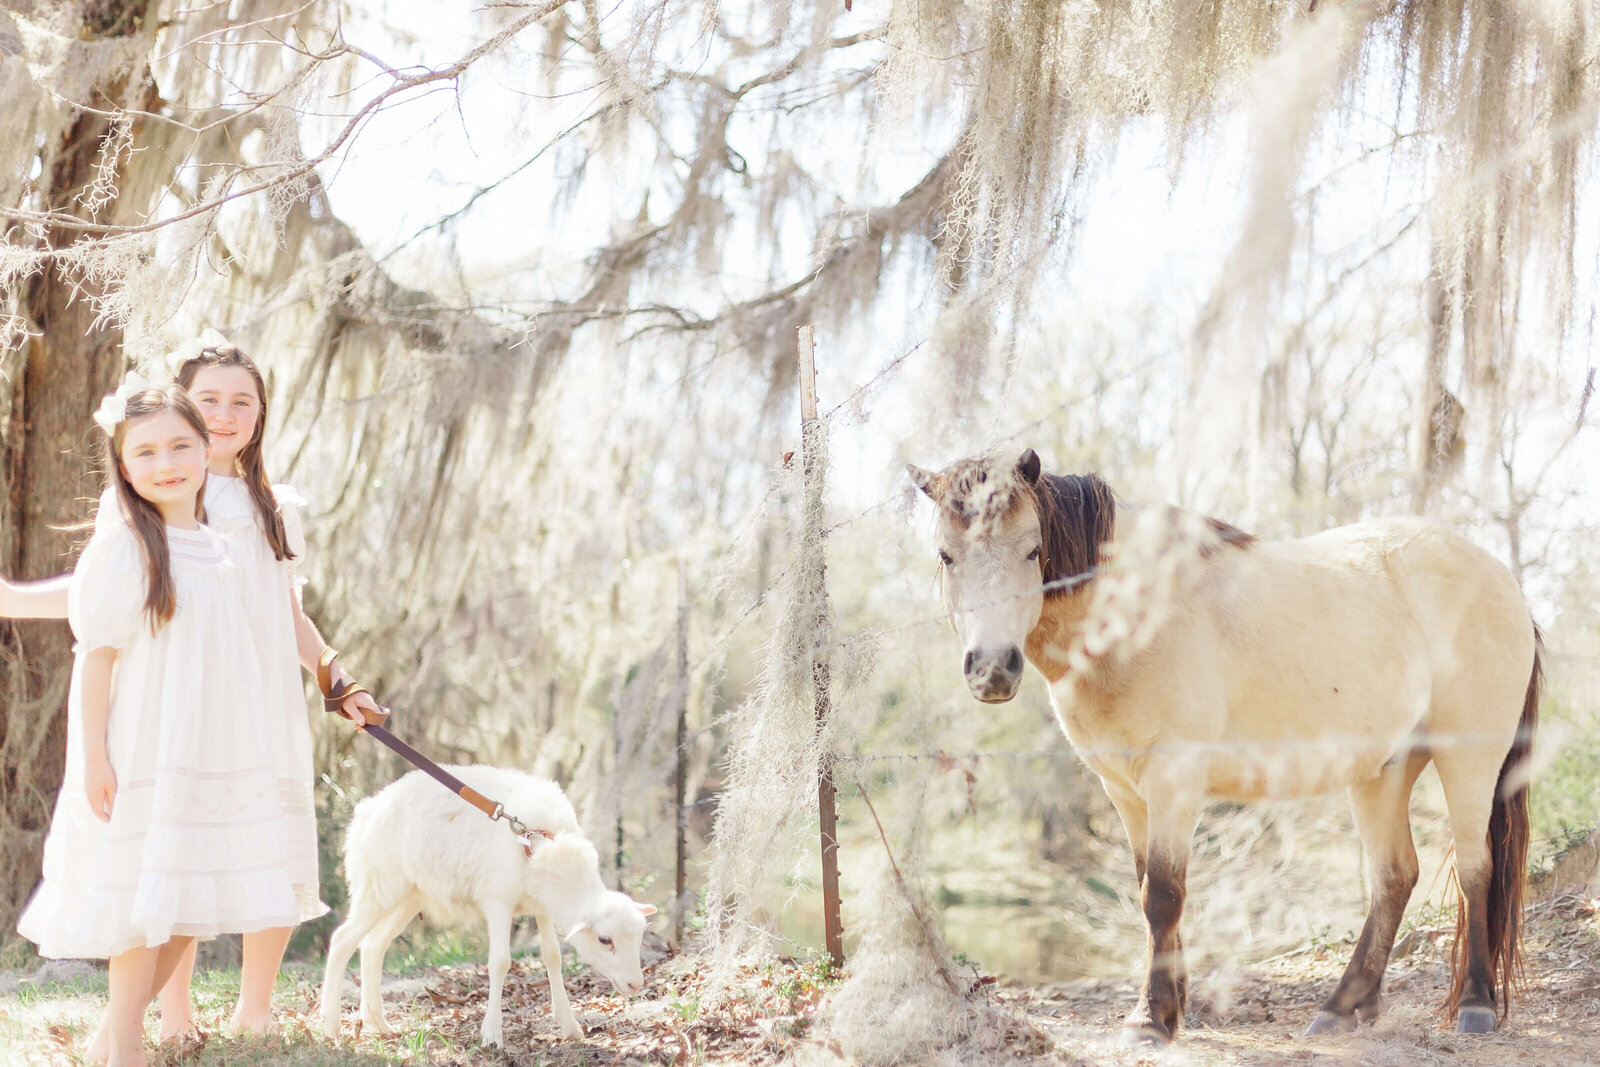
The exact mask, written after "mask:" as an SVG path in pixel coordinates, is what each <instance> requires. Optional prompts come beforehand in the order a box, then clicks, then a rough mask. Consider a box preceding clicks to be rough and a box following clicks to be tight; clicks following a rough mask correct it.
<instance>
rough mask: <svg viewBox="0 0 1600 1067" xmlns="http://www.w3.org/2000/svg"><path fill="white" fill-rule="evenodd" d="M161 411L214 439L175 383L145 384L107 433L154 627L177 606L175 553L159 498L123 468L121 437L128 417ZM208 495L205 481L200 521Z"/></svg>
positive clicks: (198, 503) (110, 465)
mask: <svg viewBox="0 0 1600 1067" xmlns="http://www.w3.org/2000/svg"><path fill="white" fill-rule="evenodd" d="M162 411H176V412H177V413H178V414H179V415H182V416H183V417H184V419H185V420H187V421H188V423H189V425H191V426H193V427H194V429H195V432H196V433H198V434H199V435H200V440H201V441H203V442H208V443H209V441H210V440H211V438H210V436H209V435H208V434H207V433H206V420H205V419H204V418H202V417H201V416H200V409H199V408H197V407H195V404H194V401H193V400H190V399H189V394H188V393H187V392H185V391H184V390H183V389H182V388H181V387H179V386H176V385H169V386H166V387H165V388H161V389H141V390H139V391H138V392H137V393H134V394H133V395H132V396H130V397H128V407H127V414H126V415H124V416H123V419H122V421H121V422H119V423H117V427H116V429H115V430H114V431H113V432H112V434H111V436H110V437H108V438H107V439H106V449H107V452H108V455H107V457H106V467H107V469H108V470H110V471H111V483H112V484H113V485H115V486H116V487H117V500H118V502H119V503H121V505H122V513H123V514H124V515H126V516H127V517H128V525H129V526H130V527H132V529H133V532H134V536H136V537H138V539H139V544H140V546H141V547H142V548H143V549H144V562H145V575H146V577H147V578H148V579H149V581H148V582H147V584H146V588H147V589H148V592H146V594H145V598H144V610H145V614H146V615H148V616H149V618H150V632H151V633H155V632H156V631H157V630H159V629H160V628H161V627H162V626H164V625H166V624H167V622H169V621H170V620H171V619H172V613H173V612H174V611H176V610H177V607H178V598H177V591H176V589H175V588H174V586H173V581H172V557H171V556H170V555H169V554H168V552H167V524H166V521H165V520H164V519H163V518H162V517H161V512H160V511H158V510H157V509H156V506H155V505H154V504H152V503H150V501H148V500H146V499H145V498H144V497H142V496H140V495H139V494H138V493H136V492H134V489H133V485H132V483H131V482H129V481H128V476H127V474H125V473H124V472H123V469H122V442H123V440H124V439H125V438H126V437H127V436H128V423H129V422H131V421H132V420H134V419H137V418H139V417H141V416H144V415H155V414H157V413H158V412H162ZM205 496H206V494H205V482H204V481H202V482H201V483H200V491H199V492H197V493H196V494H195V498H194V517H195V519H196V520H198V521H200V522H205V521H206V504H205Z"/></svg>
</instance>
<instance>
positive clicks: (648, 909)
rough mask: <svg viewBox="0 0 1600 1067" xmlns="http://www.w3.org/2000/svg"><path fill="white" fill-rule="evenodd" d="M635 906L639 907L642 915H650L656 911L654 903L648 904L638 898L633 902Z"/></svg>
mask: <svg viewBox="0 0 1600 1067" xmlns="http://www.w3.org/2000/svg"><path fill="white" fill-rule="evenodd" d="M633 906H634V907H636V908H638V909H639V914H640V915H644V916H650V915H654V914H655V913H656V906H655V905H654V904H646V903H644V902H643V901H638V900H636V901H634V902H633Z"/></svg>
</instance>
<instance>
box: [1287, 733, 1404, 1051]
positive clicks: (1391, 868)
mask: <svg viewBox="0 0 1600 1067" xmlns="http://www.w3.org/2000/svg"><path fill="white" fill-rule="evenodd" d="M1427 765H1428V756H1427V755H1411V756H1408V757H1406V758H1405V759H1403V760H1400V761H1398V762H1395V763H1391V764H1388V765H1387V766H1385V767H1384V769H1383V772H1382V773H1381V774H1380V775H1379V776H1378V777H1376V778H1372V779H1368V780H1367V781H1365V782H1358V783H1356V784H1355V785H1353V786H1351V787H1350V811H1351V813H1352V815H1353V816H1354V818H1355V824H1356V832H1357V833H1358V834H1359V835H1360V836H1361V847H1362V850H1363V851H1364V852H1365V853H1366V861H1367V884H1368V887H1369V889H1370V890H1371V893H1372V905H1371V907H1370V908H1368V909H1367V921H1366V923H1365V925H1363V926H1362V928H1361V938H1360V940H1358V941H1357V942H1356V947H1355V951H1354V952H1352V953H1351V954H1350V964H1349V966H1348V967H1346V968H1345V971H1344V977H1343V978H1341V979H1340V980H1339V985H1338V988H1336V989H1335V990H1334V991H1333V994H1332V995H1331V996H1329V997H1328V999H1327V1000H1326V1001H1324V1002H1323V1004H1322V1010H1321V1011H1319V1012H1318V1013H1317V1017H1316V1019H1314V1020H1312V1023H1311V1026H1310V1027H1309V1028H1308V1029H1307V1030H1306V1035H1307V1036H1308V1037H1309V1036H1311V1035H1314V1034H1326V1033H1335V1032H1338V1031H1341V1030H1352V1029H1354V1028H1355V1026H1356V1024H1357V1023H1362V1022H1372V1021H1374V1020H1375V1019H1377V1017H1378V1011H1379V1007H1380V1003H1379V998H1380V994H1381V993H1382V991H1383V972H1384V970H1385V968H1387V967H1388V965H1389V954H1390V953H1391V952H1392V951H1393V949H1394V935H1395V932H1396V931H1397V930H1399V928H1400V919H1401V917H1402V916H1403V915H1405V912H1406V903H1407V902H1408V901H1410V899H1411V891H1412V890H1413V889H1414V888H1416V885H1417V875H1418V873H1419V869H1418V866H1417V848H1416V845H1415V844H1414V843H1413V842H1412V838H1411V811H1410V809H1411V789H1412V787H1413V786H1415V785H1416V783H1417V777H1418V775H1420V774H1421V773H1422V771H1423V768H1425V767H1426V766H1427Z"/></svg>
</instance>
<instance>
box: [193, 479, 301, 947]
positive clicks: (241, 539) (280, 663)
mask: <svg viewBox="0 0 1600 1067" xmlns="http://www.w3.org/2000/svg"><path fill="white" fill-rule="evenodd" d="M272 492H273V495H274V497H275V498H276V499H277V503H278V514H279V516H280V517H281V518H282V519H283V527H284V533H285V534H286V535H287V540H288V542H289V550H290V551H291V552H293V553H294V557H295V558H294V559H292V560H280V559H278V558H277V557H275V556H274V555H273V553H272V545H271V544H270V543H269V542H268V541H267V534H266V529H265V527H264V526H263V525H262V523H261V520H260V518H259V517H258V515H257V512H256V507H255V503H254V502H253V501H252V500H251V498H250V490H249V487H248V486H247V485H246V484H245V482H244V479H242V478H229V477H226V476H224V475H220V474H210V475H207V476H206V523H207V525H209V526H210V527H211V528H212V529H213V530H215V531H217V532H218V533H219V534H221V535H222V536H223V538H224V539H225V540H226V541H227V543H228V555H229V556H230V557H231V558H232V559H233V562H234V565H235V566H237V567H238V568H239V573H240V575H241V577H242V578H243V579H244V587H245V614H246V615H247V616H248V617H249V620H250V635H251V639H252V641H253V642H254V645H255V650H256V662H257V663H258V664H259V666H260V671H261V676H262V678H261V680H262V685H263V689H262V692H263V694H264V695H265V698H266V701H265V703H266V724H267V727H268V729H267V740H268V744H269V746H270V750H271V753H272V765H273V767H274V769H275V771H276V774H277V779H278V797H279V802H280V804H281V806H282V810H283V815H284V818H285V820H286V821H287V823H288V827H289V870H290V873H291V874H292V875H293V878H294V884H295V899H296V900H297V902H298V906H299V919H298V921H300V922H305V921H307V920H310V919H315V918H317V917H318V916H319V915H326V914H327V912H328V906H327V905H326V904H324V903H323V902H322V898H321V896H320V889H319V882H318V880H317V816H316V809H315V807H314V805H313V799H312V785H313V782H314V781H315V779H314V777H313V771H312V762H311V725H310V721H309V718H308V715H307V712H306V694H305V690H304V689H303V688H302V687H301V682H300V654H299V650H298V648H297V646H296V642H295V634H294V608H293V597H294V596H295V595H296V591H297V590H298V588H299V587H300V586H301V585H303V584H305V580H304V579H303V578H302V577H301V576H300V572H299V567H298V564H299V562H300V561H301V560H303V559H305V554H306V539H305V529H304V526H303V524H302V522H301V519H300V509H301V508H303V507H304V506H305V501H304V499H303V498H302V497H301V496H300V494H299V493H297V492H295V491H294V490H293V489H292V488H290V487H289V486H286V485H277V486H273V487H272Z"/></svg>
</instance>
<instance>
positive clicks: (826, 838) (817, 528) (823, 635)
mask: <svg viewBox="0 0 1600 1067" xmlns="http://www.w3.org/2000/svg"><path fill="white" fill-rule="evenodd" d="M816 347H817V343H816V337H815V333H814V330H813V329H812V327H810V326H802V327H800V329H799V336H798V340H797V349H798V355H799V360H800V450H801V457H802V463H803V466H802V474H803V477H804V482H805V491H804V497H803V499H804V506H803V507H804V510H803V514H804V519H803V522H802V525H801V536H802V537H803V538H804V543H805V544H807V545H812V544H814V545H815V548H814V551H815V552H816V553H817V570H816V573H817V578H816V586H815V588H813V589H810V590H808V591H807V592H808V593H809V594H810V596H811V597H812V598H813V603H814V604H815V606H816V622H815V626H814V629H813V635H814V641H815V647H816V648H817V650H818V651H816V652H815V653H813V656H812V660H811V677H812V681H813V682H814V683H815V684H816V691H817V730H818V732H819V733H820V732H821V730H822V728H823V726H824V724H825V723H826V722H827V720H828V713H829V710H830V709H829V695H828V681H829V676H828V655H827V651H826V649H827V645H828V641H829V639H830V638H831V636H832V631H831V620H830V618H829V612H828V603H827V596H828V584H827V581H826V577H825V576H826V574H827V562H826V559H825V556H824V554H823V550H822V540H823V537H824V531H823V528H822V496H823V469H822V463H821V452H822V444H823V427H822V423H821V422H820V421H819V420H818V418H817V370H816V362H815V354H816ZM817 815H818V821H819V822H820V824H821V836H822V925H823V931H824V938H825V941H826V944H827V950H828V956H829V957H830V958H831V959H832V960H833V963H834V966H836V967H837V966H839V965H841V964H843V963H844V923H843V920H842V919H841V917H840V914H839V837H838V816H837V813H836V811H835V809H834V788H833V757H832V755H831V753H828V752H823V754H822V758H821V761H820V762H819V763H818V765H817Z"/></svg>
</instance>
